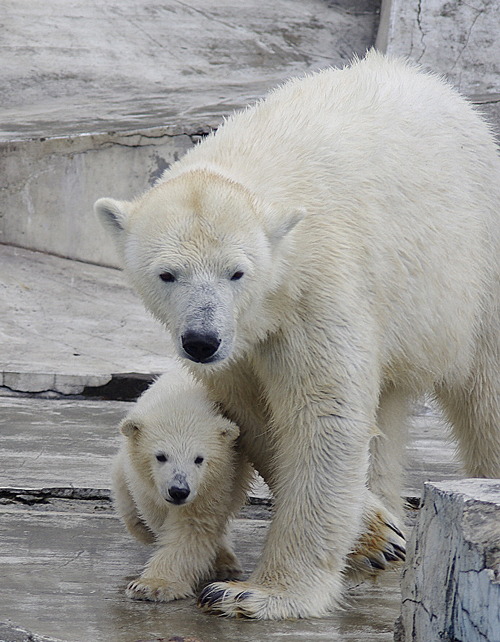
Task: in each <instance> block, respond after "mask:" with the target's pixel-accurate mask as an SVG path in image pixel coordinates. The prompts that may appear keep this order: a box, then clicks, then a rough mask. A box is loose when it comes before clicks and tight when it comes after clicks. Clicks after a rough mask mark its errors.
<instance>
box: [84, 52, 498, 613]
mask: <svg viewBox="0 0 500 642" xmlns="http://www.w3.org/2000/svg"><path fill="white" fill-rule="evenodd" d="M96 211H97V213H98V214H99V216H100V217H101V219H102V220H103V222H104V224H105V225H106V226H107V227H108V228H109V229H110V230H111V233H112V234H113V236H114V238H115V240H116V243H117V247H118V248H119V250H120V252H121V256H122V257H123V262H124V266H125V269H126V271H127V274H128V275H129V277H130V279H131V281H132V283H133V284H134V286H135V287H136V289H137V291H138V292H139V293H140V295H141V296H142V298H143V300H144V302H145V304H146V306H147V307H148V308H149V309H150V310H151V311H152V312H153V313H154V314H155V315H156V316H157V317H158V318H159V319H160V320H161V321H162V322H163V323H164V324H165V325H166V326H167V328H169V329H170V331H171V333H172V336H173V339H174V342H175V344H176V346H177V349H178V351H179V354H180V355H181V356H185V354H184V353H183V350H182V345H181V341H180V337H181V336H182V334H183V333H184V332H185V331H186V329H193V328H194V329H195V330H200V329H201V330H202V331H205V330H207V329H208V330H213V331H214V332H217V333H218V336H219V337H220V339H221V342H222V343H221V348H220V352H219V354H218V357H217V359H218V360H215V361H214V362H213V363H210V364H191V365H192V371H193V372H195V373H196V375H197V376H198V377H200V378H201V379H202V380H203V381H204V382H205V384H206V386H207V388H208V389H209V392H210V394H211V396H212V398H213V399H214V400H216V401H217V402H218V403H219V404H220V405H221V407H222V408H223V409H224V412H225V413H226V415H227V416H229V417H231V419H233V420H234V421H236V422H237V423H238V425H239V426H240V429H241V445H242V447H243V449H244V450H245V452H246V453H247V454H248V456H249V458H250V460H251V461H252V462H253V463H254V464H255V466H256V467H257V468H258V470H259V471H260V472H261V474H263V475H264V477H265V478H266V479H267V481H268V482H269V484H270V486H271V488H272V489H273V491H274V494H275V496H276V515H275V518H274V520H273V523H272V525H271V529H270V532H269V536H268V539H267V543H266V546H265V549H264V551H263V554H262V557H261V559H260V561H259V564H258V566H257V568H256V570H255V572H254V573H253V575H252V576H251V578H250V580H249V582H248V583H245V585H244V586H243V587H241V589H240V590H238V588H237V587H235V586H233V585H227V586H226V588H227V591H225V592H224V593H223V594H222V593H221V590H222V588H221V586H219V585H218V586H217V587H216V588H217V590H219V593H220V594H221V595H220V599H217V600H216V602H217V604H215V607H216V609H219V611H221V612H223V613H227V614H238V613H243V614H245V615H248V616H250V617H260V618H273V619H279V618H286V617H309V616H314V615H321V614H323V613H325V612H326V611H327V609H328V608H330V607H332V605H334V604H335V603H336V602H337V600H338V599H339V595H340V592H341V586H342V580H341V578H342V570H343V569H344V565H345V563H346V557H347V555H348V553H349V551H351V550H352V548H353V547H354V545H355V540H356V538H357V537H358V536H359V534H360V530H361V528H362V523H363V521H366V510H367V509H366V506H368V505H372V504H373V501H374V499H373V496H370V495H369V494H368V493H369V491H368V487H369V488H370V490H371V492H373V493H374V494H375V495H377V496H378V497H380V498H381V499H382V500H383V501H384V502H385V504H386V506H387V508H389V509H391V510H392V511H398V503H399V491H400V485H399V484H400V477H401V469H402V466H403V461H404V457H403V452H402V450H403V445H404V437H403V435H404V424H405V418H406V413H407V406H408V404H409V403H410V402H411V401H412V400H413V399H414V398H415V397H416V396H417V395H420V394H423V393H425V392H430V393H432V394H435V396H436V397H437V398H438V400H439V401H440V402H441V403H442V406H443V408H444V410H445V412H446V413H447V416H448V418H449V420H450V422H451V423H452V425H453V430H454V434H455V436H456V438H457V440H458V448H459V451H460V453H461V455H462V457H463V460H464V464H465V470H466V473H467V474H468V475H474V476H500V386H499V381H500V316H499V293H500V289H499V282H500V267H499V266H500V240H499V235H500V216H499V211H500V162H499V158H498V152H497V149H496V147H495V144H494V142H493V137H492V135H491V133H490V131H489V129H488V127H487V126H486V125H485V124H484V122H483V121H482V119H481V118H480V117H479V116H478V115H477V114H476V113H475V111H474V110H473V108H472V107H471V106H470V105H469V104H468V103H467V102H466V101H465V100H464V99H463V98H461V97H460V96H459V95H458V94H457V93H456V92H455V91H454V90H453V89H451V88H450V87H449V86H448V85H447V84H446V83H444V82H443V81H442V80H441V79H439V78H438V77H436V76H433V75H430V74H427V73H424V72H422V71H421V70H419V69H418V68H416V67H415V66H412V65H410V64H406V63H404V62H402V61H399V60H392V59H388V58H386V57H384V56H382V55H380V54H377V53H375V52H371V53H369V54H368V55H367V57H366V58H365V59H364V60H362V61H360V62H355V63H354V64H353V65H351V66H350V67H347V68H345V69H342V70H335V69H329V70H325V71H323V72H321V73H317V74H314V75H310V76H307V77H305V78H302V79H296V80H292V81H290V82H288V83H286V84H285V85H284V86H283V87H281V88H279V89H277V90H276V91H274V92H272V93H271V94H270V95H269V96H268V97H267V98H266V99H265V100H264V101H262V102H260V103H258V104H257V105H255V106H253V107H250V108H249V109H247V110H246V111H243V112H241V113H239V114H236V115H235V116H233V117H232V118H230V119H229V120H228V121H227V122H226V123H225V124H224V125H223V126H222V127H221V128H219V130H218V131H217V132H216V133H215V135H212V136H210V137H208V138H207V139H206V140H204V141H203V142H202V143H201V144H200V145H198V146H197V147H195V148H194V149H193V150H192V151H190V152H189V153H187V154H186V156H185V157H184V158H183V159H181V160H180V161H179V162H177V163H175V164H174V165H173V166H172V167H171V168H170V169H169V170H167V171H166V172H165V175H164V176H163V179H162V181H161V182H160V183H159V184H158V185H157V186H156V187H154V188H153V189H152V190H151V191H149V192H148V193H146V194H145V195H144V196H142V197H140V198H138V199H137V200H136V201H134V202H131V203H124V202H117V201H112V200H110V199H103V200H101V201H98V203H97V204H96ZM169 270H170V271H172V272H175V275H176V280H175V282H172V283H165V282H163V281H161V280H160V278H159V274H160V273H162V272H165V271H169ZM235 270H240V271H243V272H244V276H243V277H242V278H241V279H239V280H231V275H232V274H234V271H235ZM370 442H371V446H370ZM370 448H371V462H370V463H369V459H370V452H369V451H370ZM364 514H365V515H364ZM242 590H244V595H241V591H242Z"/></svg>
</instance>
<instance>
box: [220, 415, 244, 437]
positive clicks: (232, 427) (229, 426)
mask: <svg viewBox="0 0 500 642" xmlns="http://www.w3.org/2000/svg"><path fill="white" fill-rule="evenodd" d="M221 420H222V424H221V431H220V434H221V435H222V436H223V437H226V438H227V439H229V441H235V440H236V439H238V437H239V436H240V429H239V428H238V426H237V425H236V424H235V423H233V422H232V421H229V419H225V418H224V417H221Z"/></svg>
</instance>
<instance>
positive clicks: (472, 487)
mask: <svg viewBox="0 0 500 642" xmlns="http://www.w3.org/2000/svg"><path fill="white" fill-rule="evenodd" d="M407 560H408V562H407V565H406V567H405V569H404V571H403V577H402V581H401V594H402V609H401V618H400V621H399V627H398V628H399V630H398V631H397V633H396V635H395V640H396V641H397V642H437V641H438V640H448V641H449V642H485V641H487V642H499V640H500V609H499V604H500V480H486V479H467V480H462V481H453V482H443V483H439V484H433V483H427V484H425V491H424V499H423V507H422V510H421V513H420V515H419V517H418V521H417V524H416V526H415V529H414V530H413V533H412V536H411V539H410V542H409V545H408V552H407Z"/></svg>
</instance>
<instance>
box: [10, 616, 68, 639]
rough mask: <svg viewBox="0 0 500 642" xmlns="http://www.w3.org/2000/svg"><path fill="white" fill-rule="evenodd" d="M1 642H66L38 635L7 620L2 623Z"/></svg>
mask: <svg viewBox="0 0 500 642" xmlns="http://www.w3.org/2000/svg"><path fill="white" fill-rule="evenodd" d="M0 642H64V640H61V639H59V638H52V637H47V636H46V635H37V634H36V633H33V632H32V631H28V630H27V629H24V628H21V627H20V626H17V625H16V624H14V623H13V622H10V621H9V620H7V621H5V622H0Z"/></svg>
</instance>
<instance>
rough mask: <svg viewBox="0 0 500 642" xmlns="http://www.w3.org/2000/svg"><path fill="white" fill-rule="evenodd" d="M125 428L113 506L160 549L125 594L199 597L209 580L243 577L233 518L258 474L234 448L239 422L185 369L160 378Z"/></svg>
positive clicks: (135, 530)
mask: <svg viewBox="0 0 500 642" xmlns="http://www.w3.org/2000/svg"><path fill="white" fill-rule="evenodd" d="M120 429H121V432H122V434H123V435H124V440H123V443H122V445H121V448H120V451H119V453H118V455H117V456H116V458H115V461H114V466H113V492H114V501H115V507H116V509H117V512H118V514H119V516H120V518H121V519H122V521H123V522H124V524H125V526H126V527H127V529H128V530H129V531H130V533H131V534H132V535H134V537H136V538H137V539H138V540H139V541H141V542H143V543H145V544H153V543H156V545H157V547H158V548H157V551H156V552H155V553H154V555H153V556H152V557H151V559H150V560H149V562H148V563H147V565H146V567H145V569H144V571H143V573H142V575H141V576H140V577H139V578H137V579H136V580H134V581H132V582H131V583H130V584H129V585H128V587H127V590H126V594H127V595H128V596H129V597H131V598H135V599H145V600H154V601H164V602H166V601H170V600H175V599H179V598H184V597H187V596H191V595H193V594H194V590H195V588H196V586H197V585H198V584H199V583H200V582H201V581H203V580H206V579H210V578H213V577H216V578H219V579H231V578H232V579H234V578H238V577H239V575H240V574H241V567H240V565H239V563H238V560H237V558H236V556H235V554H234V552H233V550H232V547H231V544H230V541H229V535H228V520H229V518H230V517H231V516H232V515H234V514H235V513H236V512H237V511H238V510H239V508H240V507H241V506H242V504H243V503H244V501H245V498H246V491H247V487H248V485H249V482H250V480H251V474H252V470H251V467H250V465H249V464H248V463H247V462H246V461H245V460H244V459H243V457H242V456H240V455H239V454H238V452H237V450H236V448H235V441H236V439H237V437H238V435H239V429H238V427H237V426H236V425H235V424H234V423H232V422H231V421H229V420H228V419H225V418H224V417H223V416H222V415H221V414H219V413H218V412H217V411H216V409H215V407H214V405H213V404H212V403H210V402H209V401H208V399H207V397H206V394H205V391H204V389H203V386H202V385H201V384H199V383H197V382H196V381H195V380H194V379H193V378H192V377H191V376H190V375H189V373H188V372H187V371H185V370H182V371H181V372H180V373H177V372H176V373H175V377H174V376H172V375H170V374H167V375H163V376H162V377H160V378H159V379H158V380H157V381H156V382H155V383H154V384H153V385H152V386H151V387H150V388H149V389H148V390H147V391H146V392H145V393H144V394H143V395H142V396H141V397H140V399H139V400H138V401H137V403H136V404H135V405H134V407H133V409H132V410H131V411H130V412H129V414H128V415H127V417H126V418H125V419H124V420H123V421H122V423H121V424H120Z"/></svg>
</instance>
